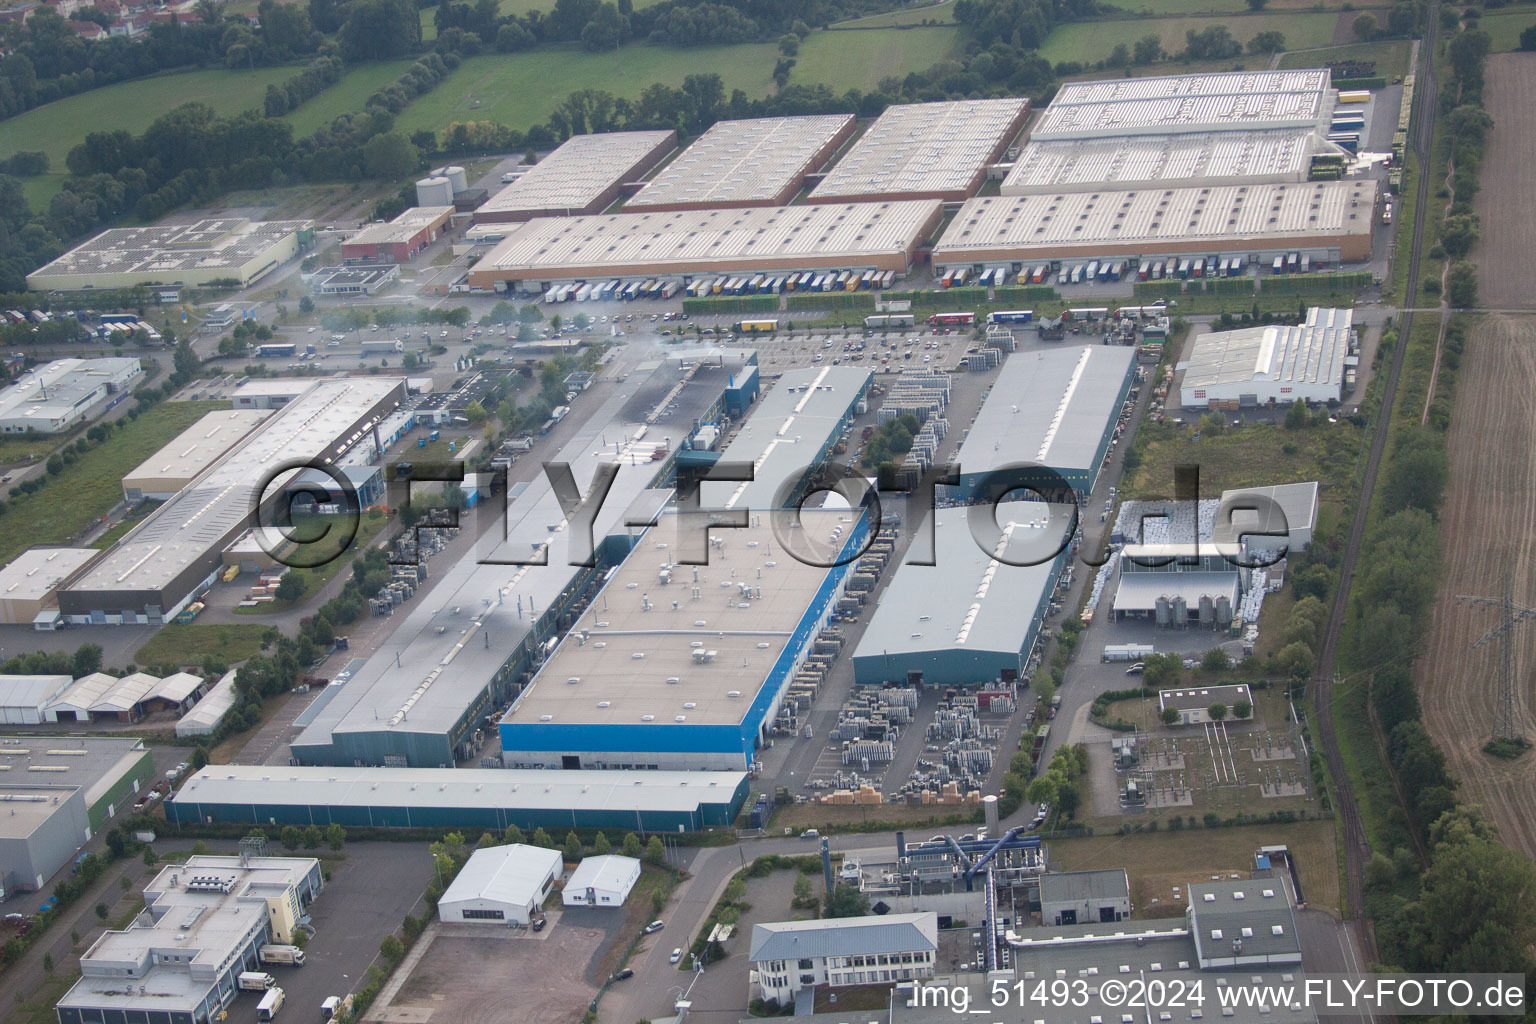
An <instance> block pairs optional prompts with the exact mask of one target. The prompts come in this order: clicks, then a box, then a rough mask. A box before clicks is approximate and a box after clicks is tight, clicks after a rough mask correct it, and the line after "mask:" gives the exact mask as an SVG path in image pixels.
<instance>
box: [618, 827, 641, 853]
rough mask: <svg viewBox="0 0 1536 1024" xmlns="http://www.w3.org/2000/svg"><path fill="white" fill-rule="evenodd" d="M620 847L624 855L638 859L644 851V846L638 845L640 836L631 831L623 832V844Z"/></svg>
mask: <svg viewBox="0 0 1536 1024" xmlns="http://www.w3.org/2000/svg"><path fill="white" fill-rule="evenodd" d="M620 849H621V850H622V851H623V853H624V856H626V857H631V858H634V859H635V860H639V859H640V855H641V854H642V853H644V852H645V847H643V846H642V845H640V837H639V836H637V835H635V834H634V833H633V832H629V833H626V834H625V836H624V845H623V846H621V847H620Z"/></svg>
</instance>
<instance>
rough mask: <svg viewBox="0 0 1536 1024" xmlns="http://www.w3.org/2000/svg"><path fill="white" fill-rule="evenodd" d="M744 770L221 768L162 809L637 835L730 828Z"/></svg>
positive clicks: (207, 816)
mask: <svg viewBox="0 0 1536 1024" xmlns="http://www.w3.org/2000/svg"><path fill="white" fill-rule="evenodd" d="M749 780H750V777H749V776H748V775H747V773H746V772H707V771H686V772H662V771H657V772H620V771H608V772H604V771H590V772H565V773H555V772H545V771H516V770H508V769H505V768H457V769H455V768H399V769H395V770H392V771H388V772H380V771H379V770H378V769H377V768H331V767H322V768H303V767H292V766H279V767H272V766H262V765H225V764H221V765H217V766H214V767H210V768H205V769H203V770H202V771H200V772H198V773H196V774H195V775H193V776H192V777H191V779H189V780H188V781H187V782H186V783H185V784H183V785H182V787H181V789H179V790H178V791H177V792H176V794H175V795H174V796H171V797H169V798H168V799H167V800H166V802H165V815H166V818H167V820H169V821H170V822H171V823H172V824H173V825H174V824H175V823H176V822H179V821H187V822H194V821H204V822H206V821H228V822H240V823H262V824H265V823H267V822H269V821H275V822H277V823H278V824H280V825H319V826H320V827H321V828H324V827H325V826H327V825H329V824H330V823H331V822H339V823H340V824H342V825H347V826H362V827H368V828H466V829H468V828H474V829H491V830H494V831H496V832H498V833H500V832H504V831H506V829H507V827H508V826H509V825H516V826H517V827H518V828H521V829H524V830H526V831H531V830H533V829H536V828H550V829H555V828H559V829H565V830H569V829H572V828H601V829H623V830H624V831H635V832H676V831H678V830H680V829H684V830H688V831H696V830H699V829H705V828H714V827H718V826H726V825H729V824H730V823H731V822H733V821H734V820H735V819H736V815H737V814H738V813H740V811H741V807H742V804H743V803H744V802H745V801H746V799H747V793H748V791H749V790H750V788H751V787H750V785H749Z"/></svg>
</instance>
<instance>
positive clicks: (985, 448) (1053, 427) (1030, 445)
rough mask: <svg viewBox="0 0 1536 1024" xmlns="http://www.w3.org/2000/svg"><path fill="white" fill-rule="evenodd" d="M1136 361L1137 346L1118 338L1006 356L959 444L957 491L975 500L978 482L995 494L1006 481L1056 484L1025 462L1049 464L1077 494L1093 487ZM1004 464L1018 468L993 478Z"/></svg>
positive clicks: (1041, 485)
mask: <svg viewBox="0 0 1536 1024" xmlns="http://www.w3.org/2000/svg"><path fill="white" fill-rule="evenodd" d="M1135 369H1136V353H1135V350H1134V349H1131V348H1128V347H1125V346H1120V345H1086V346H1080V347H1067V348H1060V349H1053V350H1049V351H1044V352H1016V353H1014V354H1013V355H1011V356H1009V357H1008V359H1007V361H1006V362H1004V363H1003V369H1002V372H1000V373H999V374H998V377H997V383H996V384H995V385H993V387H992V393H991V394H990V395H988V396H987V400H986V402H984V403H983V404H982V407H981V411H980V412H978V413H977V414H976V422H975V423H973V424H972V425H971V432H970V434H968V435H967V436H966V439H965V442H964V443H963V444H962V445H961V446H960V467H959V469H960V483H959V486H958V494H957V497H959V498H961V499H963V500H966V501H972V500H975V499H976V498H978V497H979V496H981V492H982V490H983V488H984V486H985V487H987V488H991V489H993V490H992V493H993V494H1000V493H1002V491H1001V490H999V489H996V488H1002V487H1003V485H1004V484H1005V483H1006V484H1011V485H1012V486H1015V487H1019V486H1033V487H1039V488H1053V489H1059V485H1057V484H1056V482H1055V481H1056V477H1053V476H1051V475H1050V474H1045V473H1038V472H1033V471H1031V470H1030V469H1029V468H1027V467H1028V466H1038V467H1043V468H1044V469H1047V470H1051V471H1053V472H1054V473H1055V474H1056V475H1057V476H1059V477H1060V478H1061V479H1062V480H1065V482H1066V484H1067V486H1068V487H1069V488H1070V489H1071V490H1072V491H1074V492H1076V493H1077V494H1087V493H1089V492H1090V491H1092V490H1093V484H1094V481H1095V480H1096V479H1098V474H1099V469H1100V468H1101V467H1102V465H1103V463H1104V458H1105V456H1106V454H1107V453H1108V452H1109V446H1110V442H1111V441H1113V440H1114V437H1115V431H1116V424H1117V422H1118V418H1119V415H1120V411H1121V408H1122V407H1123V406H1124V404H1125V399H1126V396H1127V395H1128V394H1129V392H1130V388H1131V380H1132V378H1133V376H1134V375H1135ZM1004 467H1021V468H1016V469H1012V470H1011V471H1010V472H1009V473H1008V474H1007V475H1006V477H1002V476H999V477H996V478H992V474H994V473H995V471H997V470H999V469H1002V468H1004ZM1062 496H1063V497H1066V495H1062ZM1044 497H1046V498H1053V497H1057V495H1056V494H1052V493H1047V494H1045V495H1044Z"/></svg>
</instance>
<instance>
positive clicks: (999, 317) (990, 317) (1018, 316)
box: [987, 309, 1035, 324]
mask: <svg viewBox="0 0 1536 1024" xmlns="http://www.w3.org/2000/svg"><path fill="white" fill-rule="evenodd" d="M1034 319H1035V311H1034V310H1032V309H1005V310H999V311H997V312H995V313H989V314H987V323H989V324H1027V323H1031V322H1033V321H1034Z"/></svg>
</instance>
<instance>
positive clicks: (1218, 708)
mask: <svg viewBox="0 0 1536 1024" xmlns="http://www.w3.org/2000/svg"><path fill="white" fill-rule="evenodd" d="M1205 713H1206V714H1207V715H1210V716H1211V721H1213V722H1219V721H1221V720H1222V719H1223V718H1226V717H1227V706H1226V705H1225V704H1223V703H1222V702H1221V701H1219V700H1218V701H1217V702H1216V703H1214V704H1212V705H1211V706H1210V707H1208V708H1206V709H1205Z"/></svg>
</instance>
